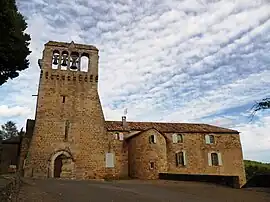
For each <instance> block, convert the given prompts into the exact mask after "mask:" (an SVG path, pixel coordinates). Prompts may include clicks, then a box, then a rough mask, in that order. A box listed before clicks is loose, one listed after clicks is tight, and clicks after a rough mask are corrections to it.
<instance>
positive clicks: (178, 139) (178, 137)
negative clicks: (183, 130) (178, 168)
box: [177, 134, 183, 143]
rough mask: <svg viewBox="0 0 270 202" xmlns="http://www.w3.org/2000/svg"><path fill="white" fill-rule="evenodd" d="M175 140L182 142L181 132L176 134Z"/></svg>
mask: <svg viewBox="0 0 270 202" xmlns="http://www.w3.org/2000/svg"><path fill="white" fill-rule="evenodd" d="M177 142H178V143H179V142H183V136H182V135H181V134H177Z"/></svg>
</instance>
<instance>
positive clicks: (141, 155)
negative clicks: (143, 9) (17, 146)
mask: <svg viewBox="0 0 270 202" xmlns="http://www.w3.org/2000/svg"><path fill="white" fill-rule="evenodd" d="M83 56H85V57H88V59H89V62H88V71H82V69H81V57H83ZM98 58H99V56H98V49H97V48H96V47H94V46H90V45H81V44H75V43H74V42H71V43H62V42H51V41H50V42H48V43H47V44H45V49H44V52H43V58H42V60H40V61H39V63H40V67H41V73H40V83H39V89H38V99H37V107H36V116H35V120H28V121H27V134H26V136H25V137H24V139H23V140H22V144H21V155H20V168H21V170H22V171H23V175H24V176H27V177H42V178H53V177H56V173H57V172H58V169H59V172H60V177H61V178H71V179H93V178H96V179H101V178H106V177H112V178H116V179H117V178H118V179H119V178H127V177H131V178H140V179H157V178H158V177H159V173H174V174H176V173H178V174H204V175H205V174H207V175H223V176H238V177H239V184H240V186H241V185H243V184H244V183H245V172H244V164H243V156H242V147H241V143H240V137H239V132H238V131H235V130H231V129H226V128H220V127H216V126H212V125H207V124H188V123H153V122H127V121H126V119H125V117H123V119H122V121H105V119H104V115H103V111H102V107H101V103H100V98H99V94H98V88H97V87H98ZM53 64H54V65H55V66H56V67H54V68H52V65H53ZM65 64H66V67H65ZM63 68H66V69H64V70H63ZM179 134H180V135H181V137H182V138H183V139H182V141H180V142H175V140H173V137H175V135H179ZM208 135H211V137H212V138H213V139H214V142H211V143H210V144H209V143H207V142H206V139H207V138H206V136H208ZM151 138H152V139H153V138H154V139H153V141H154V142H151V141H150V139H151ZM178 152H182V153H183V152H184V162H185V163H184V164H183V163H182V164H181V165H179V164H177V163H176V161H177V160H176V153H178ZM212 153H214V154H216V156H218V165H215V164H214V161H213V159H212V156H211V155H212ZM60 157H61V158H60ZM213 158H214V157H213ZM181 162H182V161H181Z"/></svg>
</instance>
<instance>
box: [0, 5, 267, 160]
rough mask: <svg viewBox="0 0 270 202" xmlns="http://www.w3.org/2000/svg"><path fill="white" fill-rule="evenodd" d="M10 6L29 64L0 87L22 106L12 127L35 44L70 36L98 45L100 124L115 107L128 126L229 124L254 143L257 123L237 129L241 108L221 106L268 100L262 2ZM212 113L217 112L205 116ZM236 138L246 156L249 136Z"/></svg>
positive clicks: (29, 89) (26, 102) (33, 72)
mask: <svg viewBox="0 0 270 202" xmlns="http://www.w3.org/2000/svg"><path fill="white" fill-rule="evenodd" d="M18 7H19V9H20V10H21V12H22V13H23V14H24V15H25V16H27V22H28V32H29V33H30V34H31V37H32V41H31V50H32V51H33V53H32V54H31V56H30V57H29V59H30V62H31V67H30V68H29V69H28V70H27V71H24V72H23V73H22V74H21V76H20V77H19V78H17V79H14V80H12V81H9V82H8V83H6V84H4V85H3V86H1V87H0V94H1V95H2V94H3V95H5V96H4V98H3V99H2V100H0V106H1V105H2V106H4V105H8V104H9V103H12V104H13V105H14V106H20V107H22V108H28V109H30V111H31V113H30V114H31V115H29V113H28V114H27V115H26V114H25V115H21V116H20V122H21V123H23V121H22V120H25V119H26V118H30V117H32V118H33V116H34V110H35V101H36V100H35V97H32V94H36V93H37V84H38V78H39V67H38V66H37V60H38V59H39V58H40V57H41V56H42V55H41V54H42V50H43V44H44V43H46V42H47V41H49V40H56V41H66V42H70V41H71V40H74V41H75V42H77V43H87V44H93V45H96V46H97V47H98V48H99V49H100V83H99V91H100V93H99V94H100V96H101V101H102V105H103V109H104V114H105V116H106V118H107V119H117V120H120V119H121V115H122V112H123V109H124V108H128V111H129V113H128V119H130V120H142V121H145V120H148V121H155V120H161V121H185V122H192V121H198V120H199V121H206V122H208V123H213V122H214V123H215V121H214V120H213V119H215V120H218V124H219V125H225V126H226V127H227V126H228V127H230V126H233V127H236V126H237V125H238V126H239V129H241V130H243V131H244V132H243V134H244V133H247V134H250V132H248V131H251V129H252V126H254V127H255V128H256V131H257V133H260V134H262V135H264V136H260V137H259V138H260V141H262V142H264V140H265V137H266V136H267V135H266V134H267V131H266V129H268V127H267V124H265V125H261V126H257V125H248V124H247V125H246V124H245V122H244V121H245V120H244V119H243V113H245V110H246V109H242V111H241V110H240V109H238V111H239V110H240V111H239V115H238V114H237V113H235V112H232V111H231V110H232V108H237V107H238V108H241V106H245V105H250V104H251V103H252V102H253V101H254V100H255V99H256V100H258V99H261V98H264V97H265V96H267V95H269V88H268V86H269V84H270V60H269V52H270V20H269V18H270V13H269V10H270V4H269V3H268V2H267V1H246V0H220V1H213V0H211V1H210V0H197V1H196V0H192V1H190V0H182V1H181V2H179V1H176V0H146V1H140V0H134V1H131V0H129V1H128V0H125V1H123V0H121V1H120V0H114V1H105V0H103V1H101V0H99V1H97V0H96V1H95V0H92V1H90V0H80V1H74V0H70V1H64V0H59V1H50V2H48V1H45V0H32V1H28V0H27V1H26V0H21V1H18ZM219 113H225V114H226V115H222V116H221V117H219V118H217V117H215V114H219ZM206 116H214V117H215V118H212V120H211V118H209V119H206V118H204V117H206ZM262 120H263V119H262ZM2 121H5V120H2ZM263 121H264V122H265V123H267V122H266V120H263ZM239 124H243V125H239ZM240 126H241V127H240ZM250 127H251V128H250ZM245 137H248V138H247V139H245ZM245 137H243V138H244V140H243V145H244V150H245V153H248V152H249V151H251V149H252V148H251V147H250V146H249V143H248V140H251V139H252V137H251V136H250V135H246V136H245ZM266 146H267V145H266ZM266 146H265V149H266ZM256 151H257V150H256ZM264 155H265V153H264ZM252 158H255V156H253V157H252ZM256 158H257V157H256Z"/></svg>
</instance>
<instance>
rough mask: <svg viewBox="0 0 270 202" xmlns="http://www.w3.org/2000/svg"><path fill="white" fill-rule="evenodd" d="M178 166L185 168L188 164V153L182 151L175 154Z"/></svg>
mask: <svg viewBox="0 0 270 202" xmlns="http://www.w3.org/2000/svg"><path fill="white" fill-rule="evenodd" d="M175 160H176V166H185V165H186V164H187V163H186V152H185V151H180V152H177V153H176V154H175Z"/></svg>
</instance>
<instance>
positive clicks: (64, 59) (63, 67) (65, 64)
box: [61, 51, 68, 70]
mask: <svg viewBox="0 0 270 202" xmlns="http://www.w3.org/2000/svg"><path fill="white" fill-rule="evenodd" d="M67 67H68V52H67V51H63V52H62V58H61V70H67Z"/></svg>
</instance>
